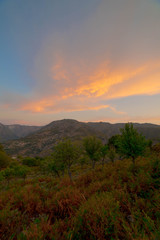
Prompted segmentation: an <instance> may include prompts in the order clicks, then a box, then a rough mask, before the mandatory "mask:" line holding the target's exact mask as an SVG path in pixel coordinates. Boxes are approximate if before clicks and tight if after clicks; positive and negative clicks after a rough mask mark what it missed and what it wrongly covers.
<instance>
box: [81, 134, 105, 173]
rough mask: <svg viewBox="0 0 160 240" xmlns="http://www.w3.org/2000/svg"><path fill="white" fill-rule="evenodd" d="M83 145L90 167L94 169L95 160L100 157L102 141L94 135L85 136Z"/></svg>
mask: <svg viewBox="0 0 160 240" xmlns="http://www.w3.org/2000/svg"><path fill="white" fill-rule="evenodd" d="M83 146H84V149H85V152H86V154H87V156H88V157H89V159H90V160H91V161H92V168H93V169H94V167H95V163H96V161H98V160H99V159H100V157H101V148H102V142H101V140H100V139H98V138H96V137H95V136H89V137H85V138H84V140H83Z"/></svg>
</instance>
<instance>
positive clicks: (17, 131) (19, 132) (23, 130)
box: [0, 123, 41, 142]
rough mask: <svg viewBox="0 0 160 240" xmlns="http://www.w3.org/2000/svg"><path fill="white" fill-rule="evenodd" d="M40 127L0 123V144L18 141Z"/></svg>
mask: <svg viewBox="0 0 160 240" xmlns="http://www.w3.org/2000/svg"><path fill="white" fill-rule="evenodd" d="M40 128H41V127H38V126H26V125H20V124H12V125H4V124H2V123H0V142H4V141H8V140H13V139H19V138H22V137H26V136H27V135H29V134H31V133H34V132H36V131H37V130H39V129H40Z"/></svg>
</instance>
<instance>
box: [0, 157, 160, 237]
mask: <svg viewBox="0 0 160 240" xmlns="http://www.w3.org/2000/svg"><path fill="white" fill-rule="evenodd" d="M58 181H59V180H56V179H55V178H53V177H39V178H38V177H37V178H35V179H27V180H25V181H24V180H17V181H16V180H13V181H12V183H10V184H9V185H5V186H4V187H1V195H0V239H2V240H8V239H13V240H15V239H18V240H25V239H26V240H33V239H34V240H44V239H48V240H52V239H56V240H63V239H74V240H77V239H81V240H84V239H99V240H103V239H139V240H140V239H156V238H157V239H159V237H160V227H159V226H160V192H159V187H160V161H159V160H158V159H157V158H156V159H150V158H148V159H144V158H142V157H141V158H139V159H137V161H136V165H134V166H133V165H132V163H131V162H130V161H129V160H123V161H116V162H115V163H114V164H113V163H108V164H106V165H105V167H103V169H102V168H101V167H100V166H98V167H96V169H95V170H92V171H88V172H87V173H86V174H83V175H81V176H79V177H78V178H76V179H75V180H74V182H73V183H72V184H71V183H70V180H69V179H68V178H63V179H62V180H61V181H60V182H58Z"/></svg>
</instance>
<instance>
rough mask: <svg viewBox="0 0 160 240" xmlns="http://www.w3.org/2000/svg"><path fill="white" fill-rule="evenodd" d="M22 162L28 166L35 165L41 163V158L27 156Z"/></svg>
mask: <svg viewBox="0 0 160 240" xmlns="http://www.w3.org/2000/svg"><path fill="white" fill-rule="evenodd" d="M22 164H23V165H26V166H28V167H35V166H39V165H40V160H39V159H38V158H31V157H27V158H24V159H23V160H22Z"/></svg>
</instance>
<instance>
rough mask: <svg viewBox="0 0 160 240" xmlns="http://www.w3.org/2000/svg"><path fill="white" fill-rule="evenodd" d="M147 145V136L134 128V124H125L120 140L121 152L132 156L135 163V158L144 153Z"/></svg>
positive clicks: (128, 156) (119, 147)
mask: <svg viewBox="0 0 160 240" xmlns="http://www.w3.org/2000/svg"><path fill="white" fill-rule="evenodd" d="M146 146H147V142H146V139H145V137H144V136H142V135H141V134H139V133H138V132H137V130H136V129H134V128H133V124H132V123H127V124H125V127H124V128H123V129H121V136H120V138H119V142H118V149H119V152H120V153H121V154H122V155H123V156H125V157H127V158H131V159H132V161H133V163H135V159H136V158H137V157H138V156H141V155H143V154H144V152H145V148H146Z"/></svg>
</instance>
